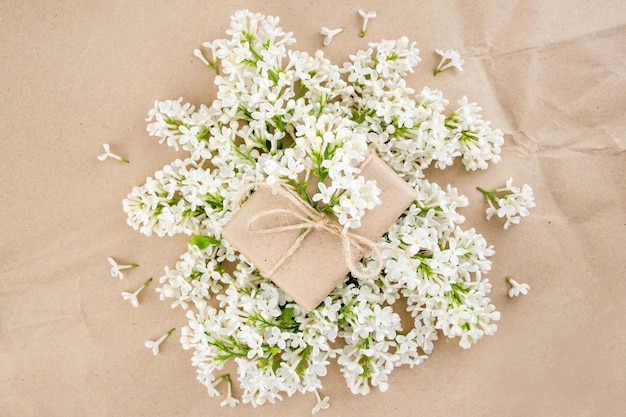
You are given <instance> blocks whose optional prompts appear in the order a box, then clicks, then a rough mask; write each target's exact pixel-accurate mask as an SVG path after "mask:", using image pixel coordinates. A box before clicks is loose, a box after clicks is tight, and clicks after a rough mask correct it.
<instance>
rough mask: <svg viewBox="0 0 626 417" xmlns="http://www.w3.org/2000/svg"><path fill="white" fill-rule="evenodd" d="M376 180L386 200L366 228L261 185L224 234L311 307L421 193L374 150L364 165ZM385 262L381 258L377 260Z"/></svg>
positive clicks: (364, 173)
mask: <svg viewBox="0 0 626 417" xmlns="http://www.w3.org/2000/svg"><path fill="white" fill-rule="evenodd" d="M360 169H361V173H360V175H362V176H363V177H364V178H365V180H366V181H368V180H376V184H377V186H378V188H380V190H381V193H380V196H379V197H380V200H381V202H382V204H381V205H378V206H376V207H375V208H374V209H373V210H368V211H367V213H366V214H365V216H364V217H363V219H362V221H361V227H359V228H356V229H351V230H350V231H349V232H348V233H343V232H342V226H340V225H339V222H338V221H337V219H336V217H335V216H334V215H332V214H326V213H320V212H318V211H317V210H316V209H314V208H313V207H311V206H310V205H309V204H308V203H306V202H305V201H304V200H303V199H302V198H301V197H300V196H298V195H297V194H296V193H294V192H292V191H291V190H289V189H287V188H283V187H277V186H269V185H268V186H261V187H259V188H258V189H257V190H256V191H255V192H254V194H252V195H251V196H250V198H249V199H248V200H246V202H245V203H244V204H243V205H242V207H241V209H240V210H239V211H238V212H237V213H236V214H235V215H234V216H233V218H232V219H231V220H230V221H229V222H228V224H226V226H225V227H224V231H223V233H222V237H223V238H224V239H226V241H227V242H228V243H230V245H231V246H233V247H234V248H235V249H237V250H238V251H239V252H241V253H242V254H243V255H244V256H245V257H246V259H247V260H248V261H250V262H252V264H253V265H254V266H255V267H256V268H257V269H258V270H259V272H260V273H261V275H263V276H264V277H266V278H269V279H271V280H272V281H273V282H274V283H275V284H276V285H278V286H279V287H280V288H281V289H282V290H283V291H285V292H286V293H287V294H289V295H290V296H291V297H292V298H293V299H294V300H295V301H296V302H297V303H298V304H299V305H300V306H301V307H302V308H304V309H305V310H307V311H310V310H313V309H314V308H315V307H317V306H318V305H319V304H320V303H321V302H322V301H323V300H324V298H326V296H327V295H328V294H329V293H330V292H331V291H332V290H333V289H334V288H335V287H336V286H337V285H338V284H339V283H340V282H341V280H342V279H343V278H344V277H345V276H346V274H347V273H348V272H352V273H353V275H357V276H358V273H357V271H356V270H355V266H354V265H355V263H357V262H358V261H359V260H360V259H361V258H362V257H363V255H365V254H366V253H367V252H368V251H370V250H372V249H373V250H375V251H377V245H376V241H377V240H378V239H379V238H380V237H381V236H382V235H383V234H384V233H385V232H386V231H387V230H389V228H390V227H391V225H392V224H393V223H394V222H395V221H396V220H397V218H398V217H399V216H400V215H401V214H402V213H403V212H404V210H406V209H407V207H409V206H410V205H411V203H412V202H413V201H415V199H416V198H417V192H416V191H415V190H414V189H413V188H412V187H411V186H410V185H408V184H407V183H406V182H405V181H404V180H403V179H402V178H400V176H398V174H396V173H395V172H394V171H393V170H392V169H391V168H390V167H389V166H387V164H385V162H384V161H382V160H381V159H380V158H378V157H377V156H375V155H373V154H371V155H370V156H369V157H368V158H367V159H366V160H365V161H364V162H363V164H362V165H361V166H360ZM378 261H379V262H381V260H380V259H379V260H378Z"/></svg>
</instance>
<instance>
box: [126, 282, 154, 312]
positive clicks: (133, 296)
mask: <svg viewBox="0 0 626 417" xmlns="http://www.w3.org/2000/svg"><path fill="white" fill-rule="evenodd" d="M150 282H152V277H150V278H148V279H147V280H146V282H144V283H143V284H142V285H141V287H139V288H137V289H136V290H135V291H134V292H126V291H124V292H123V293H122V298H123V299H124V300H130V304H131V305H132V306H133V307H135V308H136V307H139V299H138V298H137V296H138V295H139V293H140V292H141V291H142V290H143V289H144V288H146V287H147V286H148V284H149V283H150Z"/></svg>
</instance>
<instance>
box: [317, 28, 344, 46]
mask: <svg viewBox="0 0 626 417" xmlns="http://www.w3.org/2000/svg"><path fill="white" fill-rule="evenodd" d="M344 30H345V28H344V27H340V28H337V29H328V28H327V27H325V26H324V27H322V30H321V31H320V35H322V36H324V46H329V45H330V43H331V42H332V41H333V38H334V37H335V36H337V35H338V34H340V33H342V32H343V31H344Z"/></svg>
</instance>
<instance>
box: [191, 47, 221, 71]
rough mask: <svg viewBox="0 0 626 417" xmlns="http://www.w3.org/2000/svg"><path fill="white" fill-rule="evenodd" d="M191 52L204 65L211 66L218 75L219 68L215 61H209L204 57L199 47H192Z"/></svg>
mask: <svg viewBox="0 0 626 417" xmlns="http://www.w3.org/2000/svg"><path fill="white" fill-rule="evenodd" d="M193 54H194V55H195V56H196V57H197V58H198V59H199V60H200V61H202V63H203V64H204V65H206V66H207V67H209V68H211V69H212V70H213V71H215V73H216V74H218V75H219V69H218V67H217V61H213V62H209V61H208V60H207V59H206V57H205V56H204V54H203V53H202V51H201V50H200V49H194V50H193Z"/></svg>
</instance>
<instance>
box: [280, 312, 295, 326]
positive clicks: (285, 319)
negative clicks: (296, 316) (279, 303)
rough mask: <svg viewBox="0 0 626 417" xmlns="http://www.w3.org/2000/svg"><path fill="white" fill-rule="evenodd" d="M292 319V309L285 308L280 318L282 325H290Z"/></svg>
mask: <svg viewBox="0 0 626 417" xmlns="http://www.w3.org/2000/svg"><path fill="white" fill-rule="evenodd" d="M292 317H293V308H285V309H284V310H283V314H282V316H281V319H282V321H283V323H285V325H289V324H291V318H292Z"/></svg>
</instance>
